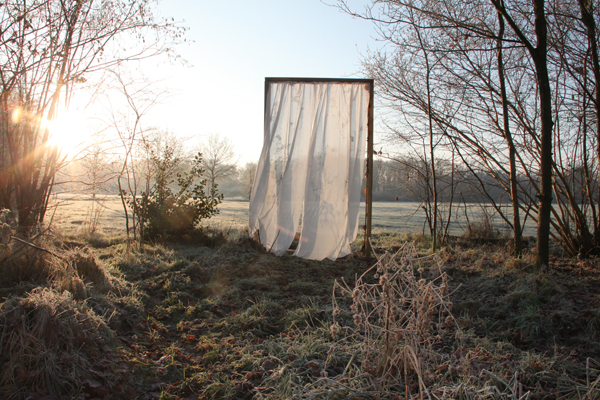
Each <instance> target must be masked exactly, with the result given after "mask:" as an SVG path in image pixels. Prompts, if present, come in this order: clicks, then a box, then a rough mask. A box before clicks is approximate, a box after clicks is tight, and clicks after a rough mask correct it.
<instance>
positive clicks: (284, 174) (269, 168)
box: [249, 82, 369, 260]
mask: <svg viewBox="0 0 600 400" xmlns="http://www.w3.org/2000/svg"><path fill="white" fill-rule="evenodd" d="M266 101H267V103H266V115H265V118H266V121H265V142H264V146H263V150H262V154H261V158H260V160H259V163H258V169H257V175H256V179H255V182H254V187H253V189H252V195H251V198H252V200H251V202H250V220H249V228H250V233H251V234H254V233H255V232H256V231H258V232H259V236H260V240H261V243H262V244H263V245H264V246H265V248H266V249H267V250H269V251H272V252H274V253H275V254H277V255H281V254H283V253H284V252H285V251H286V250H287V249H288V248H289V247H290V245H291V243H292V241H293V239H294V236H295V234H296V232H297V231H298V226H299V222H300V219H301V218H302V229H301V234H300V239H299V245H298V247H297V249H296V252H295V254H296V255H297V256H299V257H303V258H308V259H319V260H320V259H323V258H330V259H336V258H338V257H343V256H345V255H347V254H349V253H350V244H351V243H352V242H353V241H354V239H355V238H356V234H357V232H358V210H359V206H360V188H361V181H362V176H363V170H364V155H365V143H366V135H367V129H368V128H367V122H368V106H369V84H367V83H362V82H361V83H341V82H310V83H307V82H272V83H271V84H270V85H269V89H268V93H267V98H266Z"/></svg>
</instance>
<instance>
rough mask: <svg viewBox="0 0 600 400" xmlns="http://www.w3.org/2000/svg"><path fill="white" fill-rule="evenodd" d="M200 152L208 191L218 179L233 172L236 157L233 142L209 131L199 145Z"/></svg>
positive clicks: (220, 179)
mask: <svg viewBox="0 0 600 400" xmlns="http://www.w3.org/2000/svg"><path fill="white" fill-rule="evenodd" d="M199 151H200V153H202V169H204V176H205V177H206V179H207V180H208V187H207V190H208V193H210V192H211V191H212V189H213V188H215V187H216V185H217V183H218V182H219V181H222V180H223V179H225V178H227V177H230V176H232V175H234V174H235V172H236V167H237V163H238V158H237V156H236V154H235V151H234V146H233V143H232V142H231V141H230V140H229V139H227V138H226V137H221V136H220V135H219V134H216V133H211V134H210V135H208V138H207V139H206V141H205V142H204V143H202V144H201V145H200V148H199Z"/></svg>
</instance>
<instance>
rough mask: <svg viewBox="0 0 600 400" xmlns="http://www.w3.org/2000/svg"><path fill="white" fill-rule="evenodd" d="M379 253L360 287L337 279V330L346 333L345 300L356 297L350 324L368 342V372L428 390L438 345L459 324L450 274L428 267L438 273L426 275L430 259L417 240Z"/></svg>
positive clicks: (363, 363)
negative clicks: (419, 251)
mask: <svg viewBox="0 0 600 400" xmlns="http://www.w3.org/2000/svg"><path fill="white" fill-rule="evenodd" d="M431 257H434V256H429V257H426V258H431ZM377 258H378V260H377V263H376V264H375V265H374V266H373V267H371V268H370V269H368V270H367V271H366V272H365V273H363V274H362V275H361V276H360V277H359V278H358V279H357V280H356V283H355V284H354V287H350V286H349V285H348V284H347V283H346V282H345V281H343V280H342V282H338V281H336V282H335V285H334V295H333V318H334V323H333V325H332V329H331V333H332V335H333V336H334V337H336V336H337V335H338V334H339V333H340V325H339V324H338V323H337V321H336V318H338V316H339V315H340V314H341V310H340V305H339V303H340V301H339V300H341V298H342V297H346V298H351V306H350V311H351V313H352V316H353V321H354V328H348V329H349V331H350V336H352V337H354V338H357V339H359V340H361V341H362V342H363V346H362V351H361V352H362V361H361V369H362V371H363V372H365V373H369V374H370V375H372V376H376V377H378V378H379V381H380V382H381V384H382V385H389V384H395V383H400V382H399V381H398V379H401V380H403V384H402V386H404V387H407V388H408V387H409V386H410V385H411V384H412V385H413V386H414V385H417V386H418V387H419V388H420V390H426V389H425V388H426V386H427V384H426V383H425V382H424V373H425V371H431V370H435V368H431V367H432V366H433V365H434V364H437V362H438V361H439V356H438V355H437V354H436V352H435V347H436V345H437V344H438V342H439V341H440V340H441V337H442V336H444V333H445V331H449V330H451V328H453V327H454V322H453V319H452V317H451V313H450V308H451V302H450V299H449V293H448V277H447V275H446V273H443V272H441V271H440V270H439V269H438V270H435V271H428V272H433V274H432V275H433V276H434V277H433V278H430V279H426V278H425V275H426V274H427V273H428V272H427V273H426V272H425V271H424V269H423V268H422V267H421V264H423V263H424V261H425V258H420V257H418V255H417V250H416V248H415V246H414V245H413V244H408V243H407V244H405V245H404V246H403V247H402V248H400V250H398V251H397V252H396V253H395V254H389V253H386V254H384V255H382V256H378V257H377ZM429 261H431V260H429ZM438 266H439V264H438ZM338 299H339V300H338Z"/></svg>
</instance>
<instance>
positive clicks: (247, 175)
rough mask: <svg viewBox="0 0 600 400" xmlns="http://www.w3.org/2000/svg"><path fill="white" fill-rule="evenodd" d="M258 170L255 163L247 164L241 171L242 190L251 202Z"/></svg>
mask: <svg viewBox="0 0 600 400" xmlns="http://www.w3.org/2000/svg"><path fill="white" fill-rule="evenodd" d="M257 168H258V164H257V163H255V162H249V163H246V165H244V166H243V167H242V168H240V170H239V182H240V186H241V188H242V191H243V193H244V195H245V196H247V197H248V200H250V195H251V194H252V187H253V186H254V179H255V178H256V169H257Z"/></svg>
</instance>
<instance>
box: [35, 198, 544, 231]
mask: <svg viewBox="0 0 600 400" xmlns="http://www.w3.org/2000/svg"><path fill="white" fill-rule="evenodd" d="M248 204H249V203H248V202H247V201H243V200H225V201H223V203H222V204H220V205H219V210H220V213H219V215H217V216H215V217H213V218H211V219H210V220H208V221H206V222H205V224H206V225H208V226H210V227H215V228H223V229H230V228H233V229H245V228H247V226H248ZM53 206H54V207H53V208H52V209H51V210H49V211H48V214H47V220H50V219H52V222H53V226H54V227H56V228H58V229H59V230H63V231H65V232H73V231H77V230H81V231H84V230H85V231H89V228H90V227H91V226H94V224H95V225H96V226H97V229H99V230H101V231H102V232H104V233H108V234H110V233H118V232H120V231H124V230H125V217H124V214H123V205H122V204H121V199H120V198H119V196H116V195H100V196H97V197H96V200H95V201H93V199H92V197H91V196H89V195H74V194H68V193H61V194H58V195H57V196H56V198H55V200H54V202H53ZM509 210H510V207H508V208H507V211H509ZM484 213H487V215H488V217H489V218H490V220H491V222H492V223H493V225H494V228H496V229H498V230H499V231H500V232H502V233H504V234H507V235H510V229H509V228H508V226H507V225H506V224H505V223H504V221H503V220H502V218H501V217H500V216H499V215H498V214H497V213H495V211H494V210H493V209H492V208H491V207H490V206H488V207H486V211H483V209H482V206H481V205H480V204H467V205H466V216H467V217H468V219H469V221H470V222H471V223H481V222H482V221H483V220H484V219H485V217H484ZM507 215H510V213H507ZM467 217H465V206H464V205H461V206H460V208H459V209H458V210H457V211H454V216H453V217H452V222H451V225H450V233H451V234H453V235H460V234H462V233H463V232H464V231H465V229H466V227H467ZM363 224H364V203H361V211H360V214H359V227H362V226H363ZM425 224H426V222H425V211H424V210H423V209H422V208H421V204H420V203H410V202H375V203H373V231H382V230H385V231H398V232H422V231H423V229H425V233H427V231H428V229H427V227H426V226H425ZM524 234H525V236H534V235H535V224H534V223H533V221H531V220H529V221H528V223H527V224H526V226H525V231H524Z"/></svg>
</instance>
